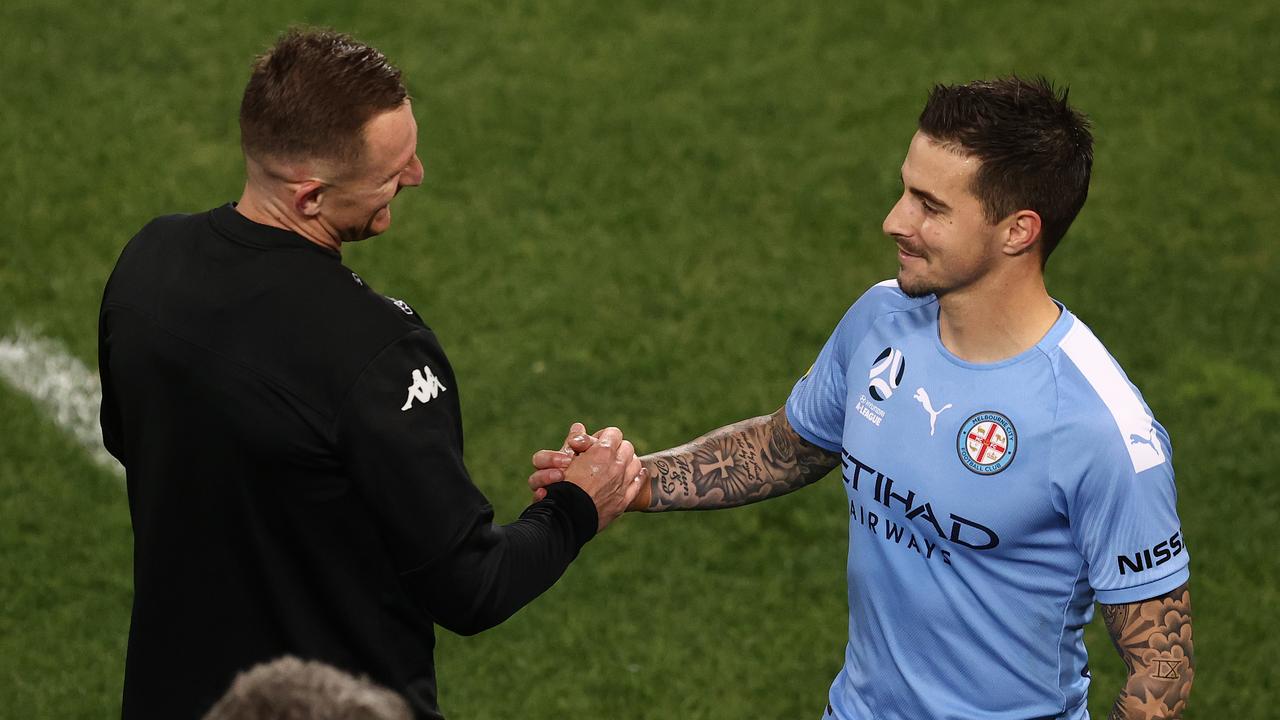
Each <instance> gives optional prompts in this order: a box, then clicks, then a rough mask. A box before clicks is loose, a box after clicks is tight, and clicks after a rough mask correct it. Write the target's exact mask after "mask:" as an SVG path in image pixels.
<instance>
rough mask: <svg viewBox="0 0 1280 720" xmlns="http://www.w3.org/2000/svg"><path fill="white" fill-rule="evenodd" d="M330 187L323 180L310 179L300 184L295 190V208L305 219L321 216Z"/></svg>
mask: <svg viewBox="0 0 1280 720" xmlns="http://www.w3.org/2000/svg"><path fill="white" fill-rule="evenodd" d="M328 189H329V186H328V185H327V184H325V183H324V182H323V181H321V180H317V179H315V178H309V179H307V180H303V181H302V182H300V183H298V184H297V185H296V186H295V187H294V189H293V208H294V210H296V211H298V214H299V215H302V216H303V217H305V218H314V217H315V216H317V215H319V214H320V206H321V204H322V203H323V202H324V196H325V191H326V190H328Z"/></svg>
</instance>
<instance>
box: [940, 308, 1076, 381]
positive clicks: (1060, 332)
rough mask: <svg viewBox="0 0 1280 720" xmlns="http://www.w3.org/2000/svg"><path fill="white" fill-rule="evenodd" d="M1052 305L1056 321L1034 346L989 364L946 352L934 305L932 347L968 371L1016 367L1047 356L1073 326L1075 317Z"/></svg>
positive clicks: (949, 360)
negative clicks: (1054, 308)
mask: <svg viewBox="0 0 1280 720" xmlns="http://www.w3.org/2000/svg"><path fill="white" fill-rule="evenodd" d="M1050 300H1053V298H1050ZM1053 304H1054V305H1057V306H1058V310H1059V313H1058V319H1057V320H1055V321H1054V323H1053V325H1052V326H1050V327H1049V330H1048V332H1046V333H1045V334H1044V337H1042V338H1040V340H1039V341H1038V342H1037V343H1036V344H1035V345H1032V346H1031V347H1029V348H1027V349H1026V350H1023V351H1022V352H1020V353H1018V354H1017V355H1013V356H1011V357H1007V358H1005V359H1003V360H997V361H995V362H991V363H975V362H969V361H968V360H964V359H962V358H960V357H959V356H957V355H956V354H955V353H953V352H951V351H950V350H948V349H947V346H946V345H944V344H943V343H942V328H941V324H940V323H939V322H938V313H939V312H940V311H941V308H940V307H938V306H937V304H936V303H935V304H934V311H933V345H934V347H936V348H937V349H938V354H939V355H941V356H942V357H943V358H945V359H946V360H947V361H948V362H950V363H951V364H952V365H956V366H958V367H962V368H966V369H968V370H998V369H1000V368H1005V367H1009V366H1010V365H1016V364H1018V363H1020V362H1025V361H1027V360H1029V359H1031V358H1033V357H1036V356H1038V355H1049V354H1050V353H1051V352H1052V351H1053V349H1054V348H1055V347H1057V346H1058V343H1060V342H1062V338H1063V337H1065V336H1066V334H1067V331H1068V330H1070V329H1071V326H1072V325H1074V324H1075V315H1072V314H1071V311H1070V310H1068V309H1067V306H1066V305H1063V304H1062V303H1060V302H1058V301H1057V300H1053Z"/></svg>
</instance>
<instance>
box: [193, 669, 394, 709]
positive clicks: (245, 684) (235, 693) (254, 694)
mask: <svg viewBox="0 0 1280 720" xmlns="http://www.w3.org/2000/svg"><path fill="white" fill-rule="evenodd" d="M204 720H412V716H411V715H410V713H409V705H408V704H407V703H406V702H405V701H404V698H402V697H400V696H399V695H397V694H395V693H393V692H391V691H390V690H388V689H386V688H384V687H382V686H380V685H377V684H375V683H373V682H372V681H370V680H368V679H366V678H363V677H359V678H357V677H354V676H352V675H349V674H347V673H345V672H343V671H341V670H339V669H337V668H335V667H333V666H331V665H326V664H324V663H321V662H317V661H314V660H311V661H303V660H299V659H298V658H296V657H291V656H287V657H282V658H279V659H277V660H274V661H272V662H269V663H263V664H261V665H255V666H254V667H252V668H250V669H249V670H247V671H245V672H242V673H240V674H239V675H237V676H236V679H235V681H233V682H232V683H231V687H230V688H228V689H227V692H226V694H225V695H223V696H222V698H221V699H220V700H218V702H217V703H216V704H215V705H214V706H213V707H212V708H210V709H209V712H208V713H207V714H206V715H205V716H204Z"/></svg>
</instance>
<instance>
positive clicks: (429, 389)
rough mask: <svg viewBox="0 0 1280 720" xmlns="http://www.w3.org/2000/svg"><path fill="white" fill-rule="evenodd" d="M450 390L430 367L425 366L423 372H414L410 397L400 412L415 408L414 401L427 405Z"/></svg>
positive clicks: (406, 399) (410, 385)
mask: <svg viewBox="0 0 1280 720" xmlns="http://www.w3.org/2000/svg"><path fill="white" fill-rule="evenodd" d="M448 389H449V388H447V387H445V386H444V383H442V382H440V378H438V377H436V374H435V373H433V372H431V368H430V367H428V366H426V365H423V366H422V369H421V370H414V371H413V382H411V383H409V397H407V398H405V400H404V407H402V408H400V411H401V412H404V411H405V410H408V409H409V408H411V407H413V401H414V400H417V401H418V402H420V403H422V404H423V405H426V404H427V403H429V402H431V401H432V400H434V399H435V398H436V397H437V396H438V395H440V393H442V392H444V391H445V390H448Z"/></svg>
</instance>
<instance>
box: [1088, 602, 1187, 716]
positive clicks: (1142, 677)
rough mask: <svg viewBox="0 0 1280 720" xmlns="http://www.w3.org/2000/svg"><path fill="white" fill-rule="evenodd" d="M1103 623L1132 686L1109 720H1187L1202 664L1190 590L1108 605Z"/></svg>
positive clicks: (1125, 688)
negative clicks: (1197, 667)
mask: <svg viewBox="0 0 1280 720" xmlns="http://www.w3.org/2000/svg"><path fill="white" fill-rule="evenodd" d="M1102 618H1103V620H1105V621H1106V624H1107V631H1108V632H1109V633H1111V641H1112V642H1113V643H1115V646H1116V650H1117V651H1118V652H1119V653H1120V657H1121V658H1123V659H1124V664H1125V666H1126V667H1128V668H1129V680H1128V682H1127V683H1125V686H1124V689H1123V690H1121V691H1120V696H1119V697H1117V698H1116V702H1115V705H1114V706H1113V707H1112V708H1111V714H1110V715H1108V716H1107V720H1178V718H1181V717H1182V713H1183V711H1184V710H1185V709H1186V706H1187V696H1188V695H1189V694H1190V693H1191V681H1192V680H1193V679H1195V664H1196V662H1195V655H1194V654H1193V652H1192V646H1191V593H1190V591H1188V590H1187V586H1186V584H1183V585H1182V586H1181V587H1179V588H1178V589H1176V590H1174V591H1173V592H1171V593H1168V594H1167V595H1161V596H1160V597H1155V598H1151V599H1150V600H1143V601H1142V602H1136V603H1128V604H1125V605H1103V606H1102Z"/></svg>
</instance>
